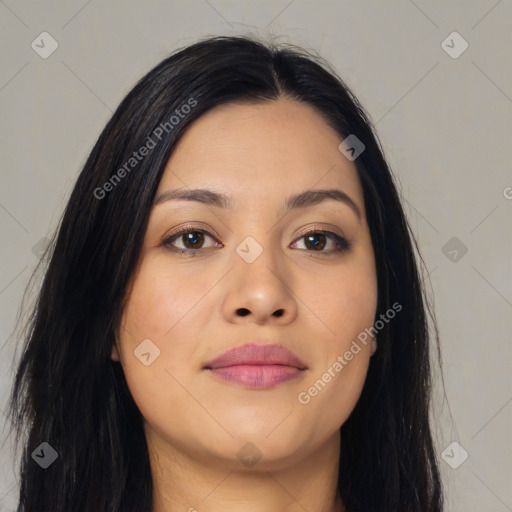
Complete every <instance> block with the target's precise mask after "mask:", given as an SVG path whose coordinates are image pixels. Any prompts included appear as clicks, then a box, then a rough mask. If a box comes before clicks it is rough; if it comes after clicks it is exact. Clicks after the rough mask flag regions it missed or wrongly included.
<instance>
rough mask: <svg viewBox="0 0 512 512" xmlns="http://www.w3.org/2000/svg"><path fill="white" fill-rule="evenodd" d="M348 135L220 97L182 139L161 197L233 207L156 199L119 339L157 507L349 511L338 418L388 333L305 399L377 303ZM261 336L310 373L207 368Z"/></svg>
mask: <svg viewBox="0 0 512 512" xmlns="http://www.w3.org/2000/svg"><path fill="white" fill-rule="evenodd" d="M342 140H343V138H342V137H341V136H340V135H339V134H338V133H337V132H336V131H334V130H333V129H332V128H331V127H330V126H329V125H328V124H327V123H326V122H325V120H324V118H323V117H322V116H321V115H320V114H319V113H318V112H317V111H316V110H314V109H313V108H311V107H310V106H308V105H304V104H300V103H297V102H295V101H293V100H290V99H287V98H280V99H279V100H277V101H270V102H265V103H261V104H257V105H243V104H230V105H224V106H221V107H217V108H215V109H213V110H211V111H210V112H208V113H207V114H205V115H203V116H202V117H201V118H199V119H198V120H197V121H196V122H195V123H194V124H192V125H191V126H190V127H189V128H188V129H187V131H186V133H185V134H184V136H183V137H182V139H181V140H180V142H179V143H178V145H177V146H176V148H175V151H174V152H173V154H172V156H171V158H170V160H169V162H168V164H167V167H166V169H165V172H164V174H163V177H162V179H161V182H160V184H159V188H158V191H157V194H156V196H157V197H158V196H159V195H160V194H161V193H162V192H165V191H167V190H169V189H193V188H206V189H210V190H213V191H216V192H220V193H224V194H227V195H229V196H231V197H232V200H233V202H234V209H233V210H229V209H223V208H218V207H215V206H211V205H209V206H207V205H205V204H202V203H200V202H196V201H186V200H178V201H177V200H169V201H165V202H162V203H160V204H157V205H155V206H154V208H153V210H152V212H151V215H150V219H149V224H148V229H147V232H146V235H145V240H144V246H143V248H142V254H141V259H140V263H139V266H138V269H137V272H136V273H135V275H134V276H133V280H132V283H131V287H130V291H129V294H128V298H127V303H126V307H125V310H124V314H123V318H122V321H121V330H120V336H119V339H117V340H116V344H115V346H114V347H113V351H112V359H113V360H115V361H120V363H121V365H122V367H123V370H124V372H125V375H126V379H127V382H128V386H129V388H130V392H131V393H132V395H133V398H134V400H135V402H136V404H137V406H138V408H139V409H140V411H141V413H142V415H143V417H144V421H145V433H146V439H147V443H148V449H149V455H150V461H151V470H152V475H153V485H154V508H153V511H154V512H175V511H187V510H188V511H190V512H193V511H194V510H197V511H200V512H203V511H204V512H208V511H216V512H218V511H221V510H222V511H227V512H229V511H235V510H236V511H237V512H245V511H249V510H250V511H251V512H259V511H262V512H263V511H264V512H268V511H269V510H280V511H286V512H295V511H303V510H304V509H305V510H315V511H317V512H334V511H342V510H343V504H342V501H341V499H340V497H339V496H337V478H338V464H339V456H340V450H339V429H340V427H341V425H342V424H343V423H344V422H345V420H346V419H347V418H348V416H349V415H350V413H351V412H352V410H353V409H354V407H355V405H356V403H357V401H358V399H359V396H360V393H361V391H362V387H363V384H364V381H365V378H366V374H367V369H368V365H369V362H370V357H371V354H372V353H373V351H374V350H375V344H374V343H373V342H372V343H368V344H367V345H361V351H360V352H359V353H358V354H357V355H355V356H354V357H353V359H352V360H351V361H350V362H349V363H348V364H347V365H346V366H344V368H343V370H342V371H340V372H338V373H336V376H335V377H333V378H332V379H331V380H330V382H328V383H327V384H326V385H325V387H324V388H323V389H322V390H321V391H320V392H318V393H317V395H316V396H314V397H311V400H310V402H309V403H308V404H302V403H300V402H299V400H298V395H299V393H300V392H304V391H307V390H308V388H310V387H311V386H312V385H313V384H314V383H315V381H317V380H318V379H320V378H321V377H322V375H323V374H325V372H326V371H327V370H328V368H329V367H332V365H333V363H334V361H336V360H337V357H338V356H340V355H343V354H344V353H345V352H346V351H347V350H348V349H349V347H350V345H351V343H352V341H353V340H355V339H356V337H357V335H358V334H359V333H361V332H362V331H363V330H364V329H365V328H369V327H371V326H372V325H373V321H374V317H375V313H376V307H377V277H376V269H375V260H374V252H373V248H372V243H371V238H370V234H369V229H368V224H367V221H366V216H365V207H364V200H363V191H362V187H361V183H360V181H359V178H358V175H357V171H356V167H355V165H354V163H353V162H351V161H349V160H348V159H347V158H345V156H344V155H343V154H342V153H341V152H340V151H339V150H338V145H339V144H340V142H341V141H342ZM307 189H340V190H342V191H343V192H345V193H346V194H347V195H349V196H350V198H351V199H352V200H353V202H354V203H355V204H356V206H357V208H358V209H359V212H360V214H361V217H360V218H358V216H357V215H356V214H355V212H354V211H353V210H352V209H351V208H350V207H349V206H348V205H346V204H344V203H341V202H338V201H334V200H332V199H329V200H325V201H323V202H321V203H320V204H317V205H314V206H309V207H307V208H301V209H297V210H292V211H290V212H289V213H287V214H283V212H282V210H281V208H282V205H283V203H284V200H285V199H286V198H287V197H288V196H289V195H292V194H294V193H299V192H303V191H304V190H307ZM188 224H192V225H193V228H202V229H205V230H207V231H208V232H209V233H211V235H212V237H211V238H210V236H209V235H204V237H203V239H202V240H201V238H199V241H198V239H197V238H196V239H194V240H193V244H192V245H190V243H189V244H188V245H186V243H187V240H188V238H187V237H183V236H182V235H181V236H178V237H176V239H175V240H174V247H175V248H176V250H177V251H178V252H172V251H171V250H170V249H169V248H167V247H165V246H164V244H163V243H162V241H163V240H165V239H167V238H169V235H171V234H172V233H173V232H175V231H176V230H177V228H180V227H183V226H185V225H188ZM305 228H306V229H307V228H312V230H316V231H318V230H319V229H324V230H327V231H332V232H334V233H337V234H342V235H343V236H345V237H346V238H347V239H348V240H349V242H350V243H351V247H350V249H348V250H346V251H343V252H337V251H336V250H335V249H336V242H335V241H334V240H330V239H329V238H322V235H320V236H319V237H318V235H317V238H314V239H313V241H314V242H320V248H315V246H312V244H309V245H308V244H307V240H306V238H307V237H305V236H304V233H305V232H306V229H305ZM189 232H192V233H193V232H194V229H192V230H189ZM248 236H251V237H253V238H254V239H255V240H256V241H257V243H258V244H259V245H260V246H261V247H262V248H263V252H262V253H261V255H260V256H259V257H258V258H257V259H256V260H255V261H253V262H252V263H247V262H246V261H245V260H244V259H242V258H241V257H240V256H239V254H238V253H237V252H236V248H237V246H238V245H239V244H240V243H241V242H242V241H243V240H244V239H245V238H246V237H248ZM216 244H217V246H216ZM324 244H325V245H324ZM187 247H189V248H191V247H195V248H198V249H199V251H198V252H197V254H196V256H193V257H190V256H187V255H185V254H180V253H179V249H182V250H183V249H186V248H187ZM241 308H245V310H246V311H245V314H243V310H242V312H241V311H240V309H241ZM277 310H282V311H281V313H282V314H281V315H279V314H273V313H274V312H275V311H277ZM145 339H150V340H151V341H152V342H153V343H154V344H155V345H156V346H157V347H158V348H159V349H160V355H159V356H158V357H157V358H156V359H155V360H154V361H153V362H152V363H151V364H150V365H148V366H145V365H144V364H142V363H141V361H140V360H139V359H138V358H137V357H135V356H134V350H135V349H136V347H137V346H138V345H139V344H140V343H141V341H142V340H145ZM249 342H259V343H261V344H271V343H280V344H282V345H284V346H285V347H286V348H288V349H290V350H291V351H293V352H294V353H295V354H296V355H298V356H299V357H300V358H301V359H302V360H303V361H304V362H305V363H306V365H307V369H306V370H304V371H302V372H301V373H300V375H299V377H298V378H296V379H294V380H290V381H287V382H285V383H281V384H279V385H276V386H274V387H272V388H270V389H263V390H261V389H259V390H258V389H256V390H255V389H250V388H247V387H246V386H244V385H241V384H233V383H226V382H224V381H222V380H220V379H219V378H217V377H215V376H214V375H212V374H211V372H210V371H208V370H205V369H204V365H205V364H206V363H207V362H208V361H211V360H212V359H213V358H215V357H217V356H219V355H220V354H222V353H224V352H225V351H226V350H228V349H230V348H232V347H235V346H240V345H244V344H246V343H249ZM248 442H249V443H252V445H254V446H255V447H257V450H258V453H259V454H261V458H260V459H259V460H258V461H257V462H256V463H255V464H254V465H252V466H251V467H248V466H247V465H245V464H243V463H242V462H241V461H240V460H239V458H238V457H237V453H238V452H239V450H240V449H241V448H242V447H243V446H244V445H245V444H246V443H248ZM252 450H253V451H254V453H256V451H255V450H254V448H252Z"/></svg>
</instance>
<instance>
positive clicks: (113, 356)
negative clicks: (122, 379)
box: [110, 340, 121, 361]
mask: <svg viewBox="0 0 512 512" xmlns="http://www.w3.org/2000/svg"><path fill="white" fill-rule="evenodd" d="M110 358H111V359H112V361H120V360H121V358H120V357H119V351H118V350H117V342H116V340H114V343H113V344H112V353H111V354H110Z"/></svg>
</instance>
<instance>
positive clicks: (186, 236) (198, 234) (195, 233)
mask: <svg viewBox="0 0 512 512" xmlns="http://www.w3.org/2000/svg"><path fill="white" fill-rule="evenodd" d="M207 238H210V239H211V240H213V241H214V243H213V244H211V245H210V246H209V247H205V246H204V244H205V240H206V239H207ZM301 240H304V242H303V244H304V247H305V249H302V248H300V247H299V249H300V250H306V251H308V252H318V253H325V254H330V253H336V252H344V251H347V250H348V249H350V246H351V245H350V242H349V241H348V240H347V239H346V238H344V237H342V236H340V235H338V234H336V233H333V232H332V231H326V230H317V229H314V230H311V231H308V232H307V233H304V234H303V235H302V236H301V237H300V238H298V239H297V241H296V242H294V243H293V244H292V245H291V247H293V248H295V247H296V246H297V244H299V241H301ZM180 243H181V244H182V246H181V247H180V246H179V245H177V244H180ZM162 245H163V246H164V247H165V248H166V249H168V250H170V251H171V252H176V253H179V254H186V255H189V256H195V255H196V253H199V252H202V251H204V250H205V249H209V248H213V247H223V245H222V244H221V243H220V242H218V241H217V240H216V239H215V237H214V236H213V235H212V234H211V233H209V232H208V231H206V230H205V229H200V228H197V227H193V226H185V227H183V228H181V229H180V230H179V231H177V232H175V233H172V234H171V235H170V236H168V237H167V238H165V239H164V240H163V241H162ZM329 245H330V246H331V249H330V250H324V249H325V247H327V246H329Z"/></svg>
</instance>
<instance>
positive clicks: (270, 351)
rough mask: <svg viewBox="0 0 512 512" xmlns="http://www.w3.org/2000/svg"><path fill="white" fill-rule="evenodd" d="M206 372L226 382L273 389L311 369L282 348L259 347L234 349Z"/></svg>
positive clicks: (272, 346) (213, 363) (245, 346)
mask: <svg viewBox="0 0 512 512" xmlns="http://www.w3.org/2000/svg"><path fill="white" fill-rule="evenodd" d="M204 368H205V369H206V370H210V371H211V372H212V374H213V375H216V376H217V377H219V378H221V379H222V380H225V381H229V382H234V383H238V384H242V385H245V386H247V387H250V388H254V389H265V388H270V387H273V386H275V385H277V384H280V383H282V382H286V381H288V380H291V379H294V378H296V377H298V376H300V375H301V373H302V371H303V370H305V369H307V367H306V365H305V364H304V362H303V361H302V360H301V359H300V358H299V357H297V356H296V355H295V354H294V353H293V352H290V351H289V350H288V349H286V348H285V347H283V346H282V345H257V344H255V343H250V344H248V345H243V346H241V347H235V348H232V349H230V350H228V351H227V352H225V353H224V354H222V355H220V356H219V357H217V358H216V359H214V360H213V361H211V362H209V363H207V364H206V365H205V366H204Z"/></svg>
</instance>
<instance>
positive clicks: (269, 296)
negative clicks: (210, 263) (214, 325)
mask: <svg viewBox="0 0 512 512" xmlns="http://www.w3.org/2000/svg"><path fill="white" fill-rule="evenodd" d="M234 260H235V261H234V268H233V270H232V271H231V272H230V273H229V277H228V280H227V281H226V283H225V286H226V288H225V290H226V293H225V295H224V301H223V304H222V311H223V315H224V317H225V318H226V320H227V321H228V322H230V323H236V324H243V323H254V324H257V325H265V324H272V325H286V324H289V323H290V322H293V321H294V320H295V318H296V317H297V311H298V305H297V297H296V295H295V294H294V292H293V290H292V283H291V280H292V276H291V272H290V269H289V268H286V267H285V264H286V263H285V261H282V260H280V261H277V260H278V258H276V257H274V256H273V255H272V254H271V251H270V250H266V249H265V250H263V252H262V253H261V254H260V256H259V257H258V258H257V259H256V260H255V261H253V262H252V263H247V262H246V261H244V260H243V259H242V258H240V257H239V256H238V255H237V254H236V253H235V255H234Z"/></svg>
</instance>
